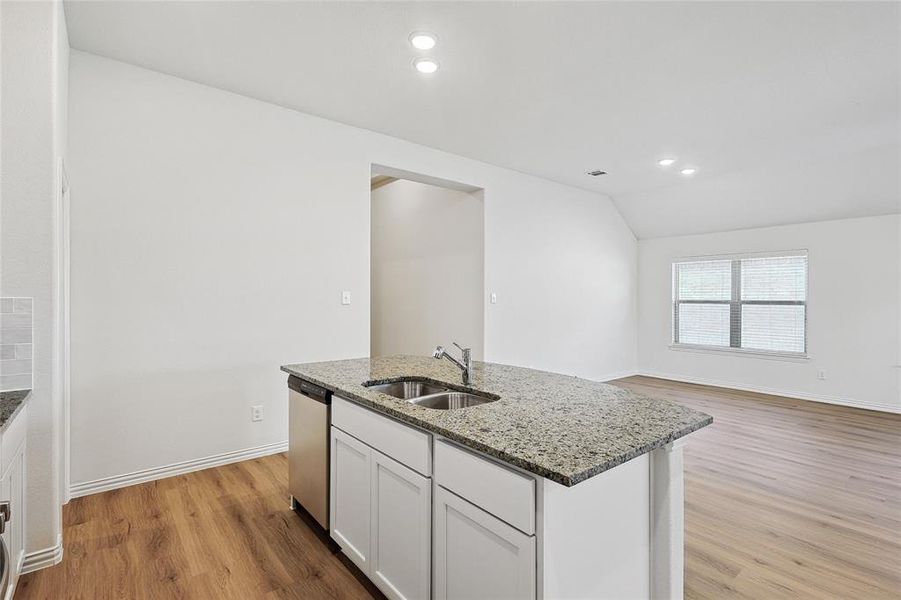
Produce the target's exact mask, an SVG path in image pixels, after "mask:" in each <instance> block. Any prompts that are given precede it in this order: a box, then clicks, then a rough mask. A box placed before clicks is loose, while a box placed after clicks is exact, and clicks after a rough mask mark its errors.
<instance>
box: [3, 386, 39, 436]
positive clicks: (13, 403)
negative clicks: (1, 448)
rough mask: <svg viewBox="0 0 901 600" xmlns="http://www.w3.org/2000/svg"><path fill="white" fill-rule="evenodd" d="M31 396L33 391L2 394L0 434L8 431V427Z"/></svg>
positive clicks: (15, 391)
mask: <svg viewBox="0 0 901 600" xmlns="http://www.w3.org/2000/svg"><path fill="white" fill-rule="evenodd" d="M30 394H31V390H14V391H11V392H0V432H2V431H3V430H4V429H6V425H7V424H8V423H10V422H11V421H12V420H13V417H15V416H16V415H17V414H18V412H19V410H20V409H21V408H22V407H23V406H24V405H25V400H27V399H28V396H29V395H30Z"/></svg>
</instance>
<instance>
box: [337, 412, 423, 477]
mask: <svg viewBox="0 0 901 600" xmlns="http://www.w3.org/2000/svg"><path fill="white" fill-rule="evenodd" d="M332 425H334V426H335V427H337V428H339V429H341V430H342V431H345V432H346V433H349V434H350V435H352V436H354V437H355V438H357V439H358V440H361V441H363V442H366V443H367V444H369V445H370V446H372V447H373V448H375V449H376V450H378V451H379V452H381V453H382V454H386V455H388V456H390V457H391V458H393V459H394V460H396V461H398V462H399V463H401V464H404V465H406V466H408V467H410V468H411V469H413V470H414V471H417V472H418V473H421V474H422V475H425V476H426V477H429V476H431V474H432V464H431V463H432V461H431V452H430V450H429V442H430V438H431V436H430V435H429V434H427V433H425V432H423V431H419V430H418V429H414V428H412V427H408V426H407V425H404V424H402V423H399V422H397V421H395V420H394V419H392V418H390V417H385V416H382V415H380V414H378V413H376V412H374V411H371V410H369V409H367V408H363V407H362V406H359V405H357V404H354V403H353V402H350V401H348V400H345V399H343V398H340V397H338V396H333V397H332Z"/></svg>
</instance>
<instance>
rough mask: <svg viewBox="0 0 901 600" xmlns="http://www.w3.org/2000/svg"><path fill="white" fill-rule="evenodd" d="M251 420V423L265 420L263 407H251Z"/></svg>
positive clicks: (260, 405)
mask: <svg viewBox="0 0 901 600" xmlns="http://www.w3.org/2000/svg"><path fill="white" fill-rule="evenodd" d="M250 420H251V421H254V422H256V421H262V420H263V405H262V404H257V405H255V406H251V407H250Z"/></svg>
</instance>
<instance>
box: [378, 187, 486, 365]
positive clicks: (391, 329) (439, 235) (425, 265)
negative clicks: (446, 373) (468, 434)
mask: <svg viewBox="0 0 901 600" xmlns="http://www.w3.org/2000/svg"><path fill="white" fill-rule="evenodd" d="M481 196H482V194H481V192H476V193H468V192H463V191H459V190H452V189H448V188H444V187H439V186H435V185H427V184H424V183H419V182H416V181H408V180H405V179H399V180H397V181H394V182H392V183H389V184H387V185H384V186H382V187H379V188H377V189H375V190H373V191H372V205H371V214H370V217H371V238H370V240H371V265H372V267H371V285H372V293H371V303H372V307H371V319H372V320H371V327H372V329H371V333H372V337H371V340H370V347H371V356H389V355H391V354H428V353H429V352H431V351H432V350H433V349H434V348H435V346H436V345H438V344H441V345H445V346H448V347H450V346H451V343H452V342H454V341H459V342H460V343H461V344H464V345H466V346H467V347H471V348H472V351H473V358H476V359H481V358H482V356H483V352H482V346H483V344H482V340H483V337H484V334H485V333H484V332H485V329H484V327H483V323H484V307H485V302H484V299H483V297H484V295H485V288H484V269H483V264H484V252H483V243H482V239H483V231H482V221H483V207H482V200H481ZM454 351H455V352H456V350H454Z"/></svg>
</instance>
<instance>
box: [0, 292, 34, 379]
mask: <svg viewBox="0 0 901 600" xmlns="http://www.w3.org/2000/svg"><path fill="white" fill-rule="evenodd" d="M32 305H33V302H32V299H31V298H0V391H3V392H5V391H9V390H24V389H30V388H31V374H32V372H33V370H32V364H33V363H32V345H31V340H32V335H33V322H32V316H31V315H32Z"/></svg>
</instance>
